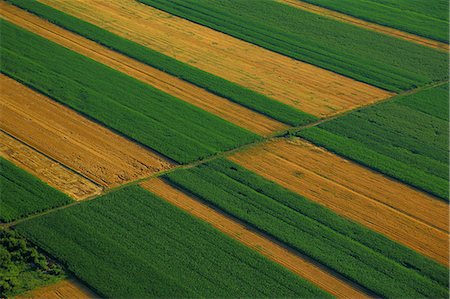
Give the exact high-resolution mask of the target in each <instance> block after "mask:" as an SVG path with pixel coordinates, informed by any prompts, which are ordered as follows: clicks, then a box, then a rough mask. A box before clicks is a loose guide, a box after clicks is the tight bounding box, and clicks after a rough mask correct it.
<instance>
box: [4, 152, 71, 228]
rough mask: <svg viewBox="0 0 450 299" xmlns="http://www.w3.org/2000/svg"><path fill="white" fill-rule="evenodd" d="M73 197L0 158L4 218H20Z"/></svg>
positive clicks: (53, 206)
mask: <svg viewBox="0 0 450 299" xmlns="http://www.w3.org/2000/svg"><path fill="white" fill-rule="evenodd" d="M71 201H72V200H71V199H70V197H69V196H67V195H65V194H64V193H61V192H59V191H58V190H55V189H53V188H52V187H50V186H49V185H47V184H46V183H44V182H42V181H41V180H39V179H37V178H36V177H34V176H32V175H31V174H29V173H28V172H26V171H24V170H22V169H20V168H19V167H17V166H15V165H14V164H12V163H11V162H9V161H8V160H5V159H4V158H2V157H0V221H1V222H10V221H14V220H17V219H19V218H22V217H25V216H28V215H31V214H34V213H38V212H41V211H45V210H48V209H51V208H55V207H59V206H62V205H64V204H68V203H70V202H71Z"/></svg>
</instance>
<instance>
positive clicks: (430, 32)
mask: <svg viewBox="0 0 450 299" xmlns="http://www.w3.org/2000/svg"><path fill="white" fill-rule="evenodd" d="M303 1H305V2H309V3H312V4H315V5H318V6H322V7H325V8H329V9H332V10H335V11H338V12H341V13H344V14H348V15H351V16H354V17H357V18H360V19H362V20H366V21H369V22H373V23H377V24H380V25H385V26H389V27H393V28H396V29H399V30H402V31H406V32H409V33H413V34H417V35H420V36H423V37H428V38H431V39H435V40H438V41H441V42H445V43H448V27H449V23H448V13H449V11H448V5H449V3H448V0H433V1H430V0H415V1H411V0H339V1H335V0H303Z"/></svg>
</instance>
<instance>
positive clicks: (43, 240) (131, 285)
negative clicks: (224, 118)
mask: <svg viewBox="0 0 450 299" xmlns="http://www.w3.org/2000/svg"><path fill="white" fill-rule="evenodd" d="M138 227H139V228H140V229H139V230H136V228H138ZM17 229H18V231H19V232H20V233H23V234H24V235H26V236H27V237H28V238H30V239H31V240H32V241H33V242H34V243H36V244H38V245H39V246H42V248H44V249H45V250H46V251H47V252H50V253H51V254H52V255H54V256H57V257H58V258H59V259H60V260H61V261H62V262H63V264H64V265H66V266H67V268H68V269H69V270H70V271H72V272H73V273H75V274H76V275H77V276H79V277H80V278H81V279H83V281H85V282H87V283H89V284H90V285H91V286H92V287H93V288H94V290H95V291H96V292H97V293H98V294H99V295H101V296H107V297H134V298H138V297H141V298H142V297H145V296H149V295H151V296H153V297H178V296H186V294H189V295H190V296H194V297H196V296H202V297H217V296H220V297H238V296H239V297H246V296H250V295H252V296H254V295H255V294H258V295H259V296H264V297H270V296H271V295H272V296H273V295H274V294H277V295H282V296H285V297H295V296H305V297H317V296H320V297H326V294H325V293H324V292H322V291H320V290H319V289H317V288H316V287H313V286H312V285H310V284H309V283H307V282H305V281H303V280H301V279H300V278H298V277H297V276H295V275H294V274H292V273H290V272H288V271H287V270H285V269H283V268H282V267H280V266H277V265H275V264H273V263H272V262H269V261H268V260H266V259H265V258H262V257H261V256H259V255H257V254H256V253H254V252H252V251H251V250H249V249H247V248H246V247H244V246H243V245H241V244H239V243H237V242H236V241H233V240H231V239H229V238H228V237H225V236H224V235H222V234H221V233H219V232H217V231H216V230H214V229H213V228H212V227H210V226H208V225H205V224H204V223H203V222H201V221H199V220H196V219H194V218H192V217H191V216H189V215H188V214H185V213H184V212H182V211H180V210H178V209H177V208H175V207H173V206H172V205H170V204H169V203H167V202H165V201H164V200H162V199H160V198H158V197H156V196H154V195H152V194H151V193H149V192H147V191H145V190H144V189H142V188H140V187H136V186H132V187H128V188H124V189H120V190H118V191H116V192H112V193H109V194H107V195H105V196H103V197H101V198H98V199H97V200H95V201H89V202H85V203H82V204H79V205H76V206H73V207H70V208H68V209H64V210H61V211H58V212H55V213H51V214H47V215H45V216H43V217H40V218H39V219H32V220H30V221H28V222H26V223H23V224H20V225H18V226H17ZM167 248H170V250H167ZM97 252H102V255H101V256H99V255H98V254H96V253H97ZM256 269H258V270H256ZM205 274H207V276H205Z"/></svg>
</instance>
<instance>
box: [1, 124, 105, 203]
mask: <svg viewBox="0 0 450 299" xmlns="http://www.w3.org/2000/svg"><path fill="white" fill-rule="evenodd" d="M0 156H2V157H3V158H5V159H7V160H9V161H11V162H13V163H14V164H16V165H17V166H19V167H20V168H23V169H25V170H26V171H28V172H29V173H31V174H33V175H34V176H37V177H38V178H40V179H41V180H42V181H44V182H46V183H47V184H49V185H50V186H52V187H54V188H56V189H58V190H60V191H62V192H64V193H66V194H67V195H69V196H70V197H72V198H74V199H75V200H81V199H85V198H87V197H91V196H94V195H98V194H100V193H101V191H102V189H101V188H100V187H99V186H97V185H96V184H94V183H93V182H91V181H89V180H88V179H86V178H84V177H82V176H81V175H79V174H77V173H75V172H73V171H71V170H69V169H68V168H66V167H64V166H63V165H61V164H59V163H57V162H55V161H54V160H52V159H50V158H48V157H46V156H45V155H43V154H41V153H39V152H37V151H36V150H34V149H33V148H31V147H29V146H28V145H26V144H24V143H22V142H20V141H18V140H17V139H14V138H12V137H11V136H9V135H7V134H5V133H4V132H0Z"/></svg>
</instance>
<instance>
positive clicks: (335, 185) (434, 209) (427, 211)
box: [230, 139, 449, 265]
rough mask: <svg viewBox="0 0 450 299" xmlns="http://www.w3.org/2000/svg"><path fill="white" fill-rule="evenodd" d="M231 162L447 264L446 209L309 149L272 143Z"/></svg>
mask: <svg viewBox="0 0 450 299" xmlns="http://www.w3.org/2000/svg"><path fill="white" fill-rule="evenodd" d="M230 160H232V161H234V162H236V163H239V164H241V165H242V166H244V167H246V168H247V169H249V170H251V171H254V172H256V173H258V174H260V175H262V176H264V177H266V178H268V179H270V180H272V181H274V182H276V183H278V184H280V185H282V186H284V187H285V188H287V189H290V190H292V191H294V192H297V193H298V194H301V195H303V196H305V197H307V198H308V199H311V200H313V201H316V202H318V203H320V204H322V205H324V206H326V207H328V208H330V209H331V210H333V211H335V212H336V213H338V214H341V215H343V216H345V217H348V218H350V219H353V220H355V221H357V222H359V223H361V224H363V225H365V226H367V227H369V228H371V229H373V230H375V231H377V232H380V233H382V234H384V235H386V236H387V237H389V238H391V239H393V240H396V241H398V242H400V243H403V244H405V245H407V246H409V247H410V248H412V249H414V250H416V251H418V252H420V253H422V254H423V255H426V256H429V257H431V258H433V259H435V260H436V261H438V262H440V263H442V264H444V265H448V256H449V253H448V250H449V244H448V216H449V215H448V206H447V205H446V204H445V203H444V202H442V201H439V200H436V199H434V198H432V197H431V196H428V195H426V194H425V193H422V192H419V191H416V190H414V189H412V188H410V187H408V186H406V185H403V184H401V183H398V182H396V181H393V180H390V179H388V178H386V177H384V176H382V175H380V174H378V173H376V172H374V171H371V170H368V169H366V168H364V167H362V166H360V165H358V164H356V163H353V162H349V161H347V160H345V159H343V158H340V157H338V156H336V155H334V154H332V153H330V152H327V151H325V150H323V149H321V148H318V147H316V146H313V145H312V144H310V143H308V142H305V141H302V140H300V139H295V140H277V141H274V142H269V143H266V144H263V145H260V146H257V147H253V148H251V149H249V150H247V151H244V152H239V153H236V154H234V155H233V156H232V157H230Z"/></svg>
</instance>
